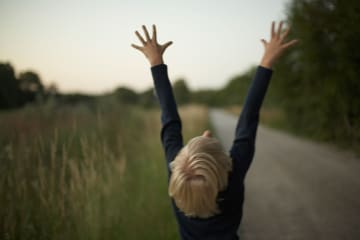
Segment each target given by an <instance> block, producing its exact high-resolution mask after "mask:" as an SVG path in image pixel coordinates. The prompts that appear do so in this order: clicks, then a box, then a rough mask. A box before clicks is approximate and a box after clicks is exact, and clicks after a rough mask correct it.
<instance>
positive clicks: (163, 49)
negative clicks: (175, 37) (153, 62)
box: [162, 41, 173, 52]
mask: <svg viewBox="0 0 360 240" xmlns="http://www.w3.org/2000/svg"><path fill="white" fill-rule="evenodd" d="M171 44H173V42H172V41H170V42H167V43H165V44H164V45H162V51H163V52H164V51H165V49H166V48H167V47H169V46H170V45H171Z"/></svg>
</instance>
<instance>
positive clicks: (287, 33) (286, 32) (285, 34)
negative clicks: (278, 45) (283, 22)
mask: <svg viewBox="0 0 360 240" xmlns="http://www.w3.org/2000/svg"><path fill="white" fill-rule="evenodd" d="M289 32H290V26H289V27H288V28H287V29H286V30H285V32H284V33H283V35H282V36H281V40H284V39H285V38H286V37H287V36H288V35H289Z"/></svg>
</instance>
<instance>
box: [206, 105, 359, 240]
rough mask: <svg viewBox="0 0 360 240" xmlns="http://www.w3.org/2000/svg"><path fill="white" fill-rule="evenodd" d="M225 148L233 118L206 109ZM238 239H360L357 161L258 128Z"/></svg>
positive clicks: (232, 129)
mask: <svg viewBox="0 0 360 240" xmlns="http://www.w3.org/2000/svg"><path fill="white" fill-rule="evenodd" d="M210 120H211V122H212V124H213V126H214V128H215V130H216V135H217V137H218V138H219V139H220V140H221V141H222V143H223V144H224V146H225V147H226V149H229V148H230V146H231V143H232V140H233V137H234V129H235V125H236V121H237V117H236V116H234V115H230V114H228V113H226V112H224V111H222V110H217V109H212V110H210ZM245 187H246V190H245V204H244V216H243V220H242V224H241V226H240V229H239V232H240V234H239V235H240V239H242V240H253V239H256V240H261V239H266V240H272V239H274V240H275V239H276V240H281V239H294V240H295V239H296V240H297V239H299V240H312V239H316V240H319V239H324V240H325V239H326V240H332V239H334V240H345V239H346V240H347V239H349V240H350V239H351V240H352V239H354V240H356V239H360V159H356V158H355V156H354V155H352V154H350V153H344V152H339V151H336V150H335V149H334V148H331V147H330V146H328V145H325V144H320V143H316V142H311V141H307V140H304V139H300V138H297V137H293V136H291V135H288V134H285V133H282V132H279V131H275V130H272V129H268V128H265V127H262V126H260V127H259V129H258V133H257V142H256V153H255V157H254V162H253V164H252V166H251V167H250V170H249V172H248V174H247V177H246V181H245Z"/></svg>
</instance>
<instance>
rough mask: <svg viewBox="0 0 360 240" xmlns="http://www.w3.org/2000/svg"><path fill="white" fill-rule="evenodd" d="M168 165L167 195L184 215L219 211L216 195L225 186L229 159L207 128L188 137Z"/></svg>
mask: <svg viewBox="0 0 360 240" xmlns="http://www.w3.org/2000/svg"><path fill="white" fill-rule="evenodd" d="M170 168H171V171H172V175H171V178H170V183H169V195H170V197H172V198H173V199H174V200H175V203H176V205H177V207H178V208H179V209H180V210H181V211H183V212H184V214H185V215H186V216H191V217H201V218H206V217H210V216H213V215H215V214H216V213H219V209H218V206H217V203H216V198H217V194H218V192H220V191H222V190H224V189H225V188H226V187H227V184H228V174H229V171H231V168H232V162H231V158H230V157H229V156H228V155H227V154H226V153H225V152H224V150H223V147H222V146H221V144H220V142H219V141H218V140H217V139H215V138H213V137H212V136H211V133H210V132H209V131H205V132H204V134H203V135H202V136H198V137H194V138H192V139H191V140H190V141H189V142H188V143H187V144H186V145H185V146H184V147H183V148H182V149H181V150H180V152H179V153H178V155H177V156H176V158H175V159H174V161H172V162H171V164H170Z"/></svg>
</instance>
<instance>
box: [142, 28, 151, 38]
mask: <svg viewBox="0 0 360 240" xmlns="http://www.w3.org/2000/svg"><path fill="white" fill-rule="evenodd" d="M142 28H143V30H144V33H145V37H146V41H150V36H149V32H148V31H147V29H146V27H145V25H143V26H142Z"/></svg>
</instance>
